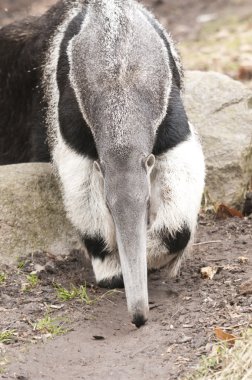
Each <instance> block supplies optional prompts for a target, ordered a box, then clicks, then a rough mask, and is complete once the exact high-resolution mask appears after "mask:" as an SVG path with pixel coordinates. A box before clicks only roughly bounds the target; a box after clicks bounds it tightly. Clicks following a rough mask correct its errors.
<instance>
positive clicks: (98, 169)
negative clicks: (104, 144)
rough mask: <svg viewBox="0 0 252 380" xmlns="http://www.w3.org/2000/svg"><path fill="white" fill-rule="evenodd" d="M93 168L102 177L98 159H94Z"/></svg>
mask: <svg viewBox="0 0 252 380" xmlns="http://www.w3.org/2000/svg"><path fill="white" fill-rule="evenodd" d="M94 170H95V171H96V172H97V173H98V174H99V175H100V176H101V178H103V174H102V170H101V167H100V164H99V162H98V161H94Z"/></svg>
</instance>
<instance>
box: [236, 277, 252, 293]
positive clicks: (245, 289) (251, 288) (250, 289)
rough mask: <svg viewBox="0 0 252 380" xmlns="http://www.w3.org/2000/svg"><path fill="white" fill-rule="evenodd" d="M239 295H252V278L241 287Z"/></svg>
mask: <svg viewBox="0 0 252 380" xmlns="http://www.w3.org/2000/svg"><path fill="white" fill-rule="evenodd" d="M239 293H240V294H241V295H244V296H245V295H249V294H252V278H250V279H249V280H248V281H245V282H243V283H242V284H241V285H240V286H239Z"/></svg>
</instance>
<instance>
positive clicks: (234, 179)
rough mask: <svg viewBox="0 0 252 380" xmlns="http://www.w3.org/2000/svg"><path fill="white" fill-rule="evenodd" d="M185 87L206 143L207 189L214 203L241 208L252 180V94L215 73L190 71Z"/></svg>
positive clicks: (193, 119)
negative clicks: (239, 206)
mask: <svg viewBox="0 0 252 380" xmlns="http://www.w3.org/2000/svg"><path fill="white" fill-rule="evenodd" d="M185 87H186V92H185V105H186V108H187V112H188V115H189V118H190V120H191V122H192V123H193V124H194V125H195V126H196V128H197V129H198V131H199V134H200V135H201V138H202V142H203V148H204V153H205V157H206V166H207V178H206V189H207V191H208V193H209V195H210V197H211V198H212V200H213V201H216V202H224V203H227V204H229V205H236V206H237V205H241V203H242V200H243V197H244V193H245V191H246V189H247V187H248V186H249V184H250V182H251V177H252V92H251V91H249V90H248V89H247V88H246V87H245V86H244V85H243V84H242V83H240V82H237V81H235V80H232V79H230V78H229V77H227V76H225V75H222V74H218V73H215V72H200V71H191V72H187V73H186V82H185Z"/></svg>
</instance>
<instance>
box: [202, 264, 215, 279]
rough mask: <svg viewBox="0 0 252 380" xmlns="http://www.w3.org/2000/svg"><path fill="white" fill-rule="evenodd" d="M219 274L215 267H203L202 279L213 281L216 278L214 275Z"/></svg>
mask: <svg viewBox="0 0 252 380" xmlns="http://www.w3.org/2000/svg"><path fill="white" fill-rule="evenodd" d="M216 272H217V268H215V267H203V268H201V270H200V273H201V277H202V278H208V279H209V280H212V279H213V278H214V275H215V274H216Z"/></svg>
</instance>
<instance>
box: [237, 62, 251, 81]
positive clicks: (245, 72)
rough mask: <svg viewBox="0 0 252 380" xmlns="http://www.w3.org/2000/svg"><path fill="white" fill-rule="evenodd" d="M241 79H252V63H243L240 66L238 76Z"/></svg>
mask: <svg viewBox="0 0 252 380" xmlns="http://www.w3.org/2000/svg"><path fill="white" fill-rule="evenodd" d="M237 79H239V80H250V79H252V65H243V66H240V67H239V70H238V78H237Z"/></svg>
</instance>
